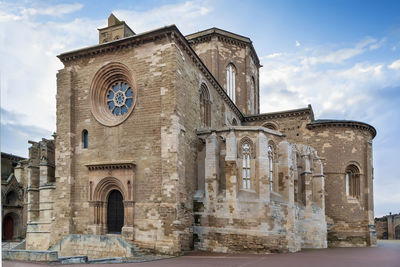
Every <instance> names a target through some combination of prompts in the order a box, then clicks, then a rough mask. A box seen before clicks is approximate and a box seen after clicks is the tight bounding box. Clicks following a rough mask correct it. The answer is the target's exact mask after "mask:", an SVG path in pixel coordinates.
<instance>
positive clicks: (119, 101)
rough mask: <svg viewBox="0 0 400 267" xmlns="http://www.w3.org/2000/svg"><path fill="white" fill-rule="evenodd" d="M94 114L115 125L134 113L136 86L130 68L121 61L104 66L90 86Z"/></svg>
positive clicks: (107, 123)
mask: <svg viewBox="0 0 400 267" xmlns="http://www.w3.org/2000/svg"><path fill="white" fill-rule="evenodd" d="M90 101H91V108H92V114H93V116H94V117H95V118H96V119H97V121H99V122H100V123H101V124H103V125H106V126H115V125H118V124H120V123H122V122H123V121H124V120H126V119H127V118H128V116H129V115H130V114H131V113H132V111H133V109H134V107H135V103H136V86H135V83H134V80H133V77H132V74H131V73H130V71H129V69H128V68H127V67H126V66H125V65H123V64H121V63H109V64H107V65H105V66H103V67H102V68H101V69H100V70H99V71H98V72H97V73H96V74H95V77H94V78H93V81H92V85H91V88H90Z"/></svg>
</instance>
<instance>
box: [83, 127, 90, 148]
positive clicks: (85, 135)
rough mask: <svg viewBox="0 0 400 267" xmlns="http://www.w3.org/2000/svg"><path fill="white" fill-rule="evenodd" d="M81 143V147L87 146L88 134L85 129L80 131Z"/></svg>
mask: <svg viewBox="0 0 400 267" xmlns="http://www.w3.org/2000/svg"><path fill="white" fill-rule="evenodd" d="M82 144H83V148H88V147H89V134H88V131H87V130H83V131H82Z"/></svg>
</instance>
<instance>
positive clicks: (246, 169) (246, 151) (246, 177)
mask: <svg viewBox="0 0 400 267" xmlns="http://www.w3.org/2000/svg"><path fill="white" fill-rule="evenodd" d="M250 155H251V147H250V144H249V143H247V142H246V143H243V144H242V158H243V165H242V170H243V175H242V177H243V188H244V189H250V177H251V166H250Z"/></svg>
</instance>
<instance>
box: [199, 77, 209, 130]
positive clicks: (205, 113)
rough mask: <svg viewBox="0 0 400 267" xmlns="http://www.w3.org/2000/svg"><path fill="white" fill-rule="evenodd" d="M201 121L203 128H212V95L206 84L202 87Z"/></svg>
mask: <svg viewBox="0 0 400 267" xmlns="http://www.w3.org/2000/svg"><path fill="white" fill-rule="evenodd" d="M200 120H201V127H210V126H211V104H210V94H209V92H208V88H207V86H206V85H205V84H204V83H203V84H202V85H201V87H200Z"/></svg>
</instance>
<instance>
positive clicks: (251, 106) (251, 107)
mask: <svg viewBox="0 0 400 267" xmlns="http://www.w3.org/2000/svg"><path fill="white" fill-rule="evenodd" d="M254 94H255V82H254V77H251V80H250V100H249V112H250V114H254V113H255V110H254Z"/></svg>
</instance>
